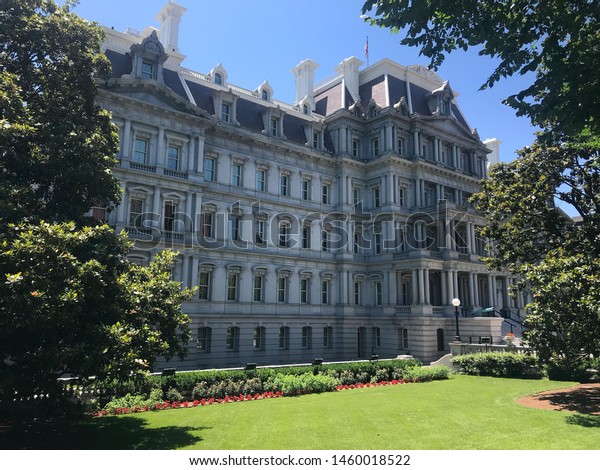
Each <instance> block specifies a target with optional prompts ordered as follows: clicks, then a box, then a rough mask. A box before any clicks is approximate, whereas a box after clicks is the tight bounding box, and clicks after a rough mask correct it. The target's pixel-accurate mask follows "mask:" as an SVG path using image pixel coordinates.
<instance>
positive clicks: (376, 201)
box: [373, 186, 381, 207]
mask: <svg viewBox="0 0 600 470" xmlns="http://www.w3.org/2000/svg"><path fill="white" fill-rule="evenodd" d="M379 206H381V192H380V190H379V186H375V187H374V188H373V207H379Z"/></svg>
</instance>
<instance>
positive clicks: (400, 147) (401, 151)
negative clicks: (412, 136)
mask: <svg viewBox="0 0 600 470" xmlns="http://www.w3.org/2000/svg"><path fill="white" fill-rule="evenodd" d="M398 153H399V154H401V155H403V154H404V139H398Z"/></svg>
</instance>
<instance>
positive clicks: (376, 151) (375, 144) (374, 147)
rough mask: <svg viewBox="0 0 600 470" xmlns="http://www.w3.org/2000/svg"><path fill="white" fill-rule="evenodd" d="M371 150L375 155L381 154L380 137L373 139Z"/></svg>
mask: <svg viewBox="0 0 600 470" xmlns="http://www.w3.org/2000/svg"><path fill="white" fill-rule="evenodd" d="M371 151H372V152H373V156H374V157H376V156H377V155H379V138H378V137H375V138H374V139H371Z"/></svg>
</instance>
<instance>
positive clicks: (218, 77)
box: [210, 64, 227, 86]
mask: <svg viewBox="0 0 600 470" xmlns="http://www.w3.org/2000/svg"><path fill="white" fill-rule="evenodd" d="M210 76H211V77H212V81H213V83H214V84H215V85H221V86H225V85H226V83H227V72H226V71H225V69H224V68H223V65H222V64H217V66H216V67H214V68H213V69H212V70H211V71H210Z"/></svg>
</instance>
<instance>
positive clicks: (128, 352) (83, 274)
mask: <svg viewBox="0 0 600 470" xmlns="http://www.w3.org/2000/svg"><path fill="white" fill-rule="evenodd" d="M14 230H15V233H14V234H13V235H14V236H11V237H10V241H5V242H4V243H3V246H2V251H1V252H0V272H2V273H4V274H5V282H3V283H2V284H0V298H2V304H1V305H0V357H1V358H2V359H3V361H0V376H1V377H2V379H1V380H0V397H2V396H4V397H11V396H14V393H15V392H17V393H18V394H19V395H20V396H25V397H29V396H32V395H33V394H42V393H44V394H45V393H50V394H52V393H54V392H57V391H58V389H59V388H60V385H59V383H58V382H57V379H58V378H59V377H60V376H62V375H63V374H66V373H69V374H74V375H77V376H80V377H81V378H82V379H84V380H85V379H86V378H87V377H90V376H95V377H98V378H105V377H111V378H116V379H129V378H131V376H132V374H136V373H143V372H144V371H148V370H151V368H152V365H153V363H154V361H155V359H156V357H157V356H163V357H165V358H167V359H169V358H171V357H173V356H176V355H178V356H180V357H183V355H184V354H185V345H186V344H187V342H188V341H189V330H188V328H187V324H188V322H189V318H188V317H187V315H185V314H184V313H183V312H182V311H181V303H182V302H183V301H185V300H188V299H189V298H190V294H191V291H189V290H182V289H181V287H180V285H179V283H178V282H175V281H172V280H171V278H170V271H169V267H170V265H171V263H172V262H173V258H174V253H172V252H164V253H163V254H160V255H159V256H158V257H157V260H156V261H155V262H154V263H152V264H151V265H150V266H149V267H141V266H137V265H135V264H132V263H129V262H128V261H127V259H126V254H127V251H128V248H129V242H128V240H127V237H126V236H125V235H124V234H122V235H117V234H115V232H114V230H112V229H111V228H110V227H108V226H106V225H104V226H101V227H84V228H83V229H78V228H76V227H75V225H74V224H73V223H63V224H48V223H41V224H39V225H35V226H33V225H27V226H24V227H23V228H15V229H14Z"/></svg>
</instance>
